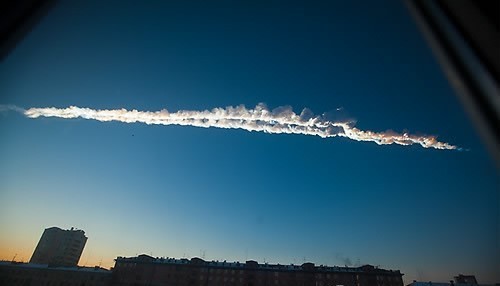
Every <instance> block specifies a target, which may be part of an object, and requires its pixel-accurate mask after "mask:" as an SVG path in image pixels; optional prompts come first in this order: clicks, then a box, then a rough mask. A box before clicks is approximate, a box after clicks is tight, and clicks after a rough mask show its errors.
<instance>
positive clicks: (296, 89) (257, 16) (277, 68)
mask: <svg viewBox="0 0 500 286" xmlns="http://www.w3.org/2000/svg"><path fill="white" fill-rule="evenodd" d="M325 2H328V3H322V2H311V3H309V2H308V3H305V1H304V2H287V5H284V4H279V3H277V2H270V3H269V2H268V1H251V2H247V3H231V2H229V1H228V2H226V1H222V2H217V3H211V4H208V3H204V2H203V1H148V3H147V4H141V5H139V4H138V2H134V1H125V2H123V3H122V2H119V3H121V4H120V5H114V4H113V1H105V2H104V3H101V2H100V1H67V2H61V3H59V4H58V5H57V6H56V7H54V9H53V10H51V12H50V13H49V14H48V15H47V17H46V18H44V19H43V21H42V22H41V23H40V24H39V25H38V26H37V27H35V29H34V30H33V31H32V32H31V33H30V34H29V35H28V36H27V37H26V38H25V39H24V40H23V41H22V42H21V43H20V44H19V45H18V46H17V48H16V49H15V50H14V51H13V52H12V53H11V54H10V55H9V56H8V57H7V58H6V60H5V61H4V62H2V63H0V96H1V98H0V99H1V100H0V104H13V105H16V106H19V107H22V108H31V107H40V108H43V107H57V108H66V107H69V106H72V105H73V106H79V107H88V108H94V109H120V108H126V109H138V110H143V111H157V110H161V109H163V108H166V109H168V110H169V111H173V112H175V111H178V110H204V109H212V108H214V107H226V106H229V105H231V106H236V105H239V104H244V105H245V106H247V107H248V108H253V107H254V106H255V105H256V104H258V103H260V102H264V103H265V104H267V106H269V108H271V109H272V108H275V107H278V106H284V105H289V106H292V107H293V108H294V111H295V112H296V113H300V111H301V110H302V109H303V108H306V107H307V108H310V109H311V110H312V111H313V112H314V113H316V114H321V113H324V112H327V113H328V114H329V116H331V117H332V118H338V119H339V120H340V119H354V120H356V127H357V128H360V129H363V130H372V131H377V132H384V131H386V130H394V131H395V132H398V133H403V132H409V133H411V134H420V135H437V136H438V139H439V140H440V141H444V142H449V143H451V144H456V145H458V146H461V147H463V148H465V149H468V150H469V151H466V152H459V151H454V150H436V149H424V148H421V147H420V146H413V145H412V146H397V145H384V146H379V145H377V144H375V143H371V142H356V141H352V140H349V139H347V138H339V137H335V138H320V137H314V136H303V135H288V134H265V133H257V132H247V131H243V130H231V129H229V130H227V129H217V128H195V127H184V126H156V125H145V124H141V123H133V124H126V123H120V122H97V121H91V120H85V119H60V118H35V119H30V118H27V117H25V116H23V115H21V114H19V113H17V112H12V111H4V112H0V138H2V139H1V140H0V210H1V211H0V230H1V231H0V259H7V260H10V259H12V258H13V256H14V255H16V254H17V256H16V260H25V261H26V260H29V258H30V256H31V253H32V251H33V250H34V248H35V246H36V243H37V241H38V239H39V238H40V236H41V234H42V232H43V229H44V228H46V227H50V226H59V227H62V228H69V227H72V226H74V227H77V228H80V229H83V230H85V232H86V234H87V236H88V237H89V240H88V242H87V245H86V247H85V250H84V253H83V256H82V259H81V260H80V264H84V265H96V264H99V263H101V264H102V265H103V266H108V267H109V266H112V265H113V259H114V258H115V257H116V256H133V255H136V254H140V253H148V254H152V255H154V256H170V257H184V256H186V257H194V256H203V255H204V256H205V258H206V259H210V260H211V259H219V260H228V261H236V260H239V261H244V260H245V259H254V260H257V261H259V262H264V260H265V261H267V262H272V263H281V264H284V263H303V262H304V261H311V262H314V263H316V264H328V265H344V264H345V263H346V262H348V261H347V260H350V261H351V262H352V263H354V264H356V263H358V261H359V263H361V264H364V263H368V264H373V265H380V267H383V268H390V269H400V270H401V271H402V272H403V273H404V274H405V276H404V279H405V281H411V280H413V279H416V280H423V281H429V280H434V281H438V280H440V281H448V280H450V279H451V278H452V277H453V276H454V275H457V274H459V273H463V274H475V275H476V277H477V278H478V280H479V282H481V283H491V282H498V281H499V280H500V277H499V276H498V273H500V272H498V270H499V269H500V261H499V255H500V248H499V240H498V239H499V229H498V228H499V226H498V224H499V200H500V198H499V194H498V191H497V189H498V187H499V179H498V173H497V169H496V167H495V165H494V163H493V161H492V159H490V157H489V154H488V153H487V152H486V150H485V148H484V146H483V144H482V142H481V141H480V139H479V137H478V136H477V133H476V131H475V130H474V127H473V125H472V123H471V122H470V121H469V119H468V117H467V116H466V114H465V113H464V111H463V109H462V107H461V105H460V103H459V102H458V100H457V98H456V96H455V95H454V92H453V90H452V89H451V87H450V86H449V84H448V82H447V81H446V78H445V77H444V75H443V73H442V71H441V70H440V68H439V66H438V64H437V63H436V61H435V59H434V57H433V55H432V53H431V51H430V49H429V48H428V46H427V44H426V43H425V41H424V39H423V37H422V36H421V34H420V33H419V31H418V30H417V28H416V25H415V23H414V22H413V20H412V19H411V17H410V15H409V13H408V11H407V10H406V7H404V4H402V3H400V2H399V1H387V3H386V4H385V5H376V3H365V2H367V1H360V2H356V1H352V2H349V3H345V1H343V2H341V1H325ZM360 7H362V8H360ZM337 109H340V110H337Z"/></svg>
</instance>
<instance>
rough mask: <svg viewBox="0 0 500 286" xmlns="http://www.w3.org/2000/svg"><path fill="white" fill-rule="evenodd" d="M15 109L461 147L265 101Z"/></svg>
mask: <svg viewBox="0 0 500 286" xmlns="http://www.w3.org/2000/svg"><path fill="white" fill-rule="evenodd" d="M15 108H17V107H15ZM15 108H12V109H15ZM16 110H17V111H19V112H21V113H23V114H24V115H26V116H27V117H29V118H37V117H40V116H44V117H59V118H78V117H81V118H85V119H92V120H97V121H119V122H125V123H135V122H140V123H146V124H160V125H183V126H195V127H205V128H209V127H216V128H228V129H229V128H230V129H243V130H247V131H258V132H265V133H271V134H282V133H286V134H302V135H315V136H320V137H322V138H328V137H336V136H341V137H346V138H349V139H352V140H356V141H368V142H375V143H377V144H379V145H387V144H399V145H405V146H406V145H413V144H419V145H421V146H422V147H424V148H435V149H449V150H460V148H458V147H457V146H455V145H451V144H449V143H445V142H439V141H438V140H437V139H436V137H435V136H421V135H411V134H408V133H401V134H399V133H395V132H392V131H386V132H373V131H363V130H360V129H358V128H356V127H354V123H353V122H352V121H332V120H328V119H327V118H326V117H327V116H325V115H313V114H312V112H311V111H310V110H308V109H304V110H303V111H302V113H300V114H296V113H294V112H293V111H292V108H291V107H279V108H276V109H274V110H269V109H268V108H267V107H266V106H265V105H264V104H258V105H257V106H256V107H255V108H254V109H247V108H245V106H244V105H239V106H236V107H232V106H229V107H226V108H214V109H212V110H204V111H190V110H180V111H177V112H169V111H168V110H166V109H163V110H160V111H138V110H135V109H134V110H126V109H114V110H106V109H104V110H95V109H90V108H81V107H76V106H70V107H68V108H55V107H49V108H29V109H27V110H24V109H20V108H17V109H16Z"/></svg>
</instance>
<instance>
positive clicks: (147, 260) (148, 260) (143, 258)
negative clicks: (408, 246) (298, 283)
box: [115, 254, 403, 275]
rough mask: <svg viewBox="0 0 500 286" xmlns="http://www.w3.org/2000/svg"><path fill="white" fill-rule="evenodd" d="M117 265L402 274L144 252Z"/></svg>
mask: <svg viewBox="0 0 500 286" xmlns="http://www.w3.org/2000/svg"><path fill="white" fill-rule="evenodd" d="M115 260H116V262H117V266H118V265H119V264H120V263H138V264H141V263H143V264H176V265H179V264H184V265H202V266H205V267H213V268H230V269H249V268H250V269H260V270H273V271H319V272H343V273H345V272H353V273H360V272H364V273H365V272H374V273H384V274H389V275H403V274H401V272H400V271H399V270H385V269H381V268H378V267H375V266H372V265H363V266H359V267H347V266H326V265H319V266H316V265H314V263H311V262H307V263H303V264H301V265H294V264H289V265H281V264H269V263H263V264H259V263H258V262H257V261H253V260H248V261H246V262H239V261H236V262H227V261H215V260H212V261H205V260H203V259H201V258H198V257H194V258H191V259H187V258H180V259H178V258H171V257H166V258H165V257H156V258H155V257H151V256H149V255H146V254H141V255H139V256H137V257H120V256H119V257H118V258H116V259H115Z"/></svg>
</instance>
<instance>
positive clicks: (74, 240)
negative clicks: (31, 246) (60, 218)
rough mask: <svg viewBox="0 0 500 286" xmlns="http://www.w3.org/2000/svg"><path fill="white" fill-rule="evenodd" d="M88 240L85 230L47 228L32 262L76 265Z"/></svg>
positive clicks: (32, 257)
mask: <svg viewBox="0 0 500 286" xmlns="http://www.w3.org/2000/svg"><path fill="white" fill-rule="evenodd" d="M86 242H87V237H86V236H85V232H84V231H83V230H80V229H74V228H71V229H69V230H63V229H60V228H58V227H49V228H46V229H45V230H44V231H43V234H42V237H41V238H40V241H39V242H38V245H37V246H36V248H35V251H34V252H33V255H32V256H31V259H30V263H33V264H47V265H54V266H76V265H77V264H78V261H79V260H80V256H81V255H82V252H83V248H84V247H85V243H86Z"/></svg>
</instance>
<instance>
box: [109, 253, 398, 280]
mask: <svg viewBox="0 0 500 286" xmlns="http://www.w3.org/2000/svg"><path fill="white" fill-rule="evenodd" d="M402 276H403V274H401V272H400V271H393V270H384V269H379V268H376V267H373V266H371V265H365V266H361V267H336V266H334V267H330V266H322V265H321V266H316V265H314V264H313V263H304V264H302V265H280V264H267V263H266V264H259V263H257V262H255V261H247V262H245V263H240V262H225V261H224V262H218V261H204V260H202V259H200V258H193V259H190V260H188V259H174V258H154V257H150V256H148V255H139V256H137V257H129V258H126V257H118V258H117V259H116V263H115V267H114V269H113V278H112V282H111V285H123V286H127V285H130V286H132V285H134V286H142V285H144V286H145V285H164V286H174V285H175V286H270V285H273V286H276V285H284V286H333V285H344V286H365V285H366V286H402V285H403V279H402Z"/></svg>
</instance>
